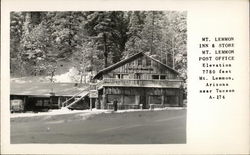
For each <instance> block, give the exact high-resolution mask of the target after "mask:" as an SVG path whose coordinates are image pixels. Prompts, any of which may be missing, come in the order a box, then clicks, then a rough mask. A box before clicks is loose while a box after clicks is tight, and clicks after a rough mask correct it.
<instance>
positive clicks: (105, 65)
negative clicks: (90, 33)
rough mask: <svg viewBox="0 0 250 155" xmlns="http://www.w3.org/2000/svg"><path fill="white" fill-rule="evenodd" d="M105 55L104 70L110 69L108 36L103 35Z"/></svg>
mask: <svg viewBox="0 0 250 155" xmlns="http://www.w3.org/2000/svg"><path fill="white" fill-rule="evenodd" d="M103 46H104V47H103V53H104V68H106V67H108V50H107V36H106V34H105V33H104V34H103Z"/></svg>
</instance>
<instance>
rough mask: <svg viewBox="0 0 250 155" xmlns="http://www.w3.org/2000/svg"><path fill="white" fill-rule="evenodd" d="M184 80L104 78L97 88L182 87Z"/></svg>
mask: <svg viewBox="0 0 250 155" xmlns="http://www.w3.org/2000/svg"><path fill="white" fill-rule="evenodd" d="M182 82H183V81H182V80H142V79H114V78H104V79H103V80H102V81H100V82H99V83H97V89H101V88H103V87H155V88H180V87H181V85H182Z"/></svg>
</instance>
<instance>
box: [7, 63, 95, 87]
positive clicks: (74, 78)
mask: <svg viewBox="0 0 250 155" xmlns="http://www.w3.org/2000/svg"><path fill="white" fill-rule="evenodd" d="M90 76H91V72H87V73H86V81H89V78H90ZM50 78H51V77H50V76H26V77H18V78H11V82H17V83H27V82H50ZM53 79H54V81H55V82H58V83H67V82H79V81H80V75H79V71H78V70H77V69H76V68H75V67H71V68H70V69H69V70H68V72H65V73H62V74H57V75H55V76H54V77H53ZM83 80H84V79H83Z"/></svg>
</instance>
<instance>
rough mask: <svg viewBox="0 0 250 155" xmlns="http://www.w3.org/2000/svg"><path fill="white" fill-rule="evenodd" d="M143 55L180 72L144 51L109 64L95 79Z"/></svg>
mask: <svg viewBox="0 0 250 155" xmlns="http://www.w3.org/2000/svg"><path fill="white" fill-rule="evenodd" d="M141 56H146V57H148V58H150V59H151V60H153V61H155V62H157V63H160V64H161V65H163V66H165V67H166V68H167V69H169V70H171V71H173V72H175V73H176V74H180V73H179V72H178V71H176V70H175V69H173V68H171V67H169V66H168V65H166V64H164V63H162V62H160V61H159V60H157V59H155V58H152V57H150V56H148V55H147V54H145V53H143V52H139V53H136V54H134V55H132V56H130V57H128V58H126V59H123V60H121V61H119V62H117V63H115V64H113V65H111V66H109V67H106V68H104V69H102V70H101V71H99V72H98V73H97V74H96V75H95V76H94V79H98V78H100V77H101V76H102V75H103V74H105V73H107V72H109V71H111V70H114V69H116V68H118V67H120V66H122V65H124V64H126V63H128V62H129V61H131V60H133V59H136V58H138V57H141Z"/></svg>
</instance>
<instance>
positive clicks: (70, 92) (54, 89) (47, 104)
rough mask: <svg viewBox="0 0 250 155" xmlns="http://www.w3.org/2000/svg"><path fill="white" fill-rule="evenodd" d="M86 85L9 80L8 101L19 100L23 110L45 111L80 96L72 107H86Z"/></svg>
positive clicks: (56, 107) (87, 99)
mask: <svg viewBox="0 0 250 155" xmlns="http://www.w3.org/2000/svg"><path fill="white" fill-rule="evenodd" d="M88 87H89V86H88V85H81V86H79V85H76V84H75V83H53V84H52V83H43V82H25V83H18V82H11V83H10V88H11V89H10V102H12V101H14V100H19V101H20V100H21V101H22V103H23V104H24V111H47V110H48V109H58V108H61V107H64V106H66V105H63V104H64V103H65V101H69V100H71V99H72V100H76V99H78V98H81V100H79V102H78V103H77V104H75V105H74V106H75V107H74V109H88V108H89V97H88V93H89V91H88Z"/></svg>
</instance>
